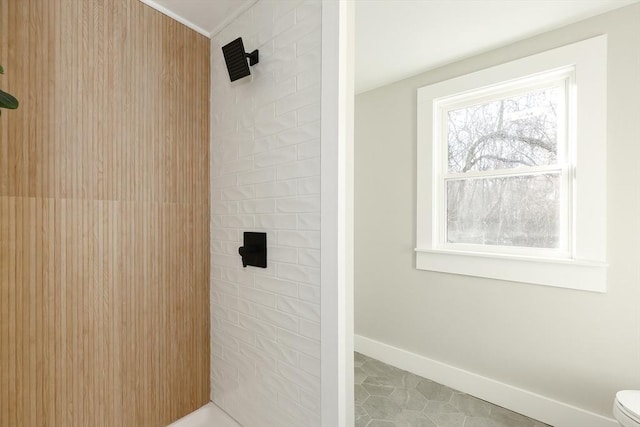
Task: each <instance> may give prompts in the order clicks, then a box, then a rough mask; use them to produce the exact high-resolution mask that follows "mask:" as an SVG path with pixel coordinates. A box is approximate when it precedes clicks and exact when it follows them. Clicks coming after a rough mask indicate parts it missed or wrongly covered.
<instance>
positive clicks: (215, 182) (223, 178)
mask: <svg viewBox="0 0 640 427" xmlns="http://www.w3.org/2000/svg"><path fill="white" fill-rule="evenodd" d="M298 129H299V128H298ZM236 182H237V176H236V175H235V174H229V175H220V176H216V177H214V178H213V179H212V180H211V188H213V189H219V188H226V187H233V186H234V185H236Z"/></svg>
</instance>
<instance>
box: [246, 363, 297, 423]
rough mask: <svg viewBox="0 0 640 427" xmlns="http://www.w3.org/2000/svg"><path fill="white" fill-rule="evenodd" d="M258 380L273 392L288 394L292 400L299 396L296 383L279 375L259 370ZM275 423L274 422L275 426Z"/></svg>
mask: <svg viewBox="0 0 640 427" xmlns="http://www.w3.org/2000/svg"><path fill="white" fill-rule="evenodd" d="M258 380H259V381H261V382H262V383H263V384H264V385H265V386H267V387H269V388H270V389H271V390H272V391H273V393H281V394H284V395H285V396H289V397H290V398H292V399H294V400H298V399H299V398H300V391H299V388H298V386H297V385H296V384H294V383H292V382H290V381H287V380H286V379H284V378H282V377H281V376H279V375H276V374H274V373H272V372H260V373H258ZM257 425H259V424H256V426H257ZM276 425H277V424H274V426H276Z"/></svg>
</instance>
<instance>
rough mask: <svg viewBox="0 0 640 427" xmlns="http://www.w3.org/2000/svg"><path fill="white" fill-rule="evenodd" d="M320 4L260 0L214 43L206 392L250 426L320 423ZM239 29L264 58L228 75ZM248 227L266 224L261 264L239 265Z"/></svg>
mask: <svg viewBox="0 0 640 427" xmlns="http://www.w3.org/2000/svg"><path fill="white" fill-rule="evenodd" d="M321 13H322V12H321V2H320V1H319V0H307V1H302V0H293V1H287V0H282V1H281V0H258V1H257V2H256V3H255V4H254V5H253V6H251V7H250V8H249V9H248V10H247V11H246V12H244V13H243V14H241V15H240V16H239V17H238V18H237V19H235V20H234V21H233V22H231V23H230V24H229V26H227V27H226V28H225V29H223V30H222V31H221V32H220V33H219V34H217V35H216V36H215V37H214V39H213V40H212V42H211V47H212V50H211V61H212V70H211V89H212V95H211V104H212V105H211V113H212V115H211V117H212V127H211V141H212V142H211V150H210V151H211V156H210V159H211V160H210V163H211V214H212V218H211V238H212V242H211V289H210V297H211V308H212V315H211V339H212V349H211V354H212V359H211V360H212V366H211V377H212V379H213V382H212V387H211V390H212V396H211V397H212V398H213V399H214V400H215V401H216V402H217V403H219V404H220V405H221V406H222V407H223V408H224V409H225V410H227V411H228V412H230V413H231V414H232V415H234V416H235V417H236V418H237V419H238V420H239V421H240V422H241V423H242V424H243V425H247V426H249V425H255V426H278V427H304V426H319V425H320V418H319V416H318V406H317V405H318V402H319V395H318V393H317V392H316V390H319V384H320V380H319V378H318V376H319V359H318V358H319V354H320V344H319V336H318V335H317V331H318V329H317V327H316V325H318V322H319V316H320V311H319V307H320V306H319V302H320V288H319V287H318V286H317V284H319V281H318V280H319V270H318V262H319V258H318V253H319V251H318V250H317V249H319V247H320V234H319V232H318V231H319V230H320V222H319V212H320V204H319V195H320V177H319V174H320V170H319V147H320V86H319V84H320V77H321V55H320V53H321V46H320V44H319V43H320V42H321V28H320V23H321ZM239 36H242V37H243V39H244V44H245V47H246V48H247V50H248V51H250V50H253V49H255V48H259V49H260V64H259V65H258V66H257V67H253V68H252V70H251V71H252V75H251V76H250V77H248V78H246V79H243V80H241V81H238V82H234V83H232V84H230V83H229V78H228V74H227V70H226V66H225V64H224V60H223V58H222V53H221V49H220V47H221V46H222V45H223V44H226V43H227V42H229V41H231V40H233V39H235V38H236V37H239ZM314 161H315V163H314ZM276 208H277V209H278V210H276ZM245 230H250V231H265V232H267V240H268V248H269V249H268V268H266V269H261V268H255V267H248V268H242V264H241V262H240V257H239V255H238V254H237V248H238V246H241V245H242V232H243V231H245ZM300 252H301V253H302V257H299V253H300ZM278 298H280V300H279V299H278ZM287 331H288V332H287ZM301 352H304V353H301ZM278 362H280V363H281V364H282V363H285V364H287V365H283V366H282V367H280V369H278ZM312 377H315V378H313V379H312Z"/></svg>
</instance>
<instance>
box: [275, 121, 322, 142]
mask: <svg viewBox="0 0 640 427" xmlns="http://www.w3.org/2000/svg"><path fill="white" fill-rule="evenodd" d="M319 138H320V122H319V121H317V122H311V123H305V124H304V125H301V126H298V127H296V128H293V129H288V130H285V131H284V132H280V133H279V134H277V135H276V137H275V138H274V140H273V141H272V142H271V143H272V144H273V145H274V148H277V147H284V146H286V145H292V144H300V143H301V142H305V141H311V140H312V139H319Z"/></svg>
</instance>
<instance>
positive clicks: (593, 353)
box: [355, 4, 640, 417]
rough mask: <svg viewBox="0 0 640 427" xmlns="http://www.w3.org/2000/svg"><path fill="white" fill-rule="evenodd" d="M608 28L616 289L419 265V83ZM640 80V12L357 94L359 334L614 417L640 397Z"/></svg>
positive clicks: (612, 283) (629, 10)
mask: <svg viewBox="0 0 640 427" xmlns="http://www.w3.org/2000/svg"><path fill="white" fill-rule="evenodd" d="M604 33H606V34H608V37H609V39H608V40H609V46H608V49H609V63H608V64H609V66H608V90H609V95H608V107H609V108H608V140H607V144H608V149H607V168H608V169H607V170H608V174H607V175H608V176H607V178H608V182H607V191H608V212H607V215H608V224H607V227H608V242H607V246H608V249H607V254H608V261H609V263H610V268H609V271H608V292H607V293H606V294H598V293H591V292H582V291H574V290H567V289H559V288H550V287H546V286H535V285H527V284H521V283H510V282H503V281H496V280H490V279H480V278H473V277H465V276H456V275H449V274H441V273H433V272H427V271H418V270H416V269H415V256H414V251H413V248H414V247H415V224H416V218H415V215H416V214H415V209H416V204H415V195H416V182H415V176H416V158H415V156H416V89H417V88H419V87H421V86H424V85H427V84H430V83H434V82H438V81H442V80H445V79H448V78H452V77H455V76H459V75H462V74H466V73H470V72H473V71H477V70H480V69H483V68H487V67H489V66H493V65H496V64H500V63H503V62H506V61H509V60H513V59H517V58H520V57H523V56H527V55H531V54H534V53H538V52H542V51H545V50H548V49H552V48H555V47H558V46H562V45H565V44H569V43H572V42H576V41H579V40H582V39H586V38H589V37H592V36H595V35H599V34H604ZM444 36H446V35H443V37H444ZM425 42H433V43H437V40H433V41H425ZM409 54H411V55H415V54H419V52H410V53H409ZM639 76H640V5H639V4H636V5H632V6H629V7H626V8H623V9H620V10H617V11H614V12H611V13H607V14H605V15H601V16H599V17H595V18H592V19H589V20H586V21H583V22H580V23H577V24H574V25H571V26H567V27H564V28H561V29H558V30H556V31H552V32H549V33H546V34H543V35H540V36H537V37H534V38H531V39H528V40H524V41H521V42H518V43H516V44H513V45H510V46H507V47H504V48H501V49H497V50H494V51H491V52H488V53H485V54H482V55H478V56H476V57H473V58H470V59H468V60H463V61H460V62H457V63H454V64H450V65H447V66H444V67H442V68H439V69H436V70H433V71H430V72H426V73H424V74H421V75H419V76H416V77H413V78H410V79H406V80H403V81H400V82H397V83H394V84H392V85H389V86H386V87H383V88H380V89H377V90H373V91H370V92H366V93H363V94H360V95H358V96H357V97H356V128H355V133H356V142H355V143H356V154H355V158H356V184H355V194H356V205H355V210H356V212H355V218H356V220H355V222H356V250H355V300H356V304H355V315H356V318H355V330H356V334H359V335H362V336H365V337H368V338H371V339H374V340H377V341H381V342H383V343H387V344H390V345H393V346H395V347H399V348H402V349H405V350H408V351H410V352H413V353H416V354H418V355H422V356H426V357H428V358H430V359H434V360H436V361H441V362H444V363H446V364H449V365H452V366H455V367H459V368H462V369H465V370H467V371H470V372H473V373H476V374H479V375H482V376H485V377H489V378H492V379H495V380H498V381H501V382H504V383H507V384H511V385H513V386H516V387H521V388H523V389H525V390H528V391H531V392H534V393H539V394H541V395H544V396H546V397H548V398H551V399H555V400H558V401H561V402H565V403H568V404H571V405H575V406H577V407H579V408H584V409H586V410H588V411H592V412H595V413H598V414H603V415H605V416H607V417H611V407H612V401H613V397H614V395H615V392H616V391H617V390H620V389H625V388H636V389H640V260H639V256H640V190H639V183H640V168H639V167H638V159H640V103H639V102H638V100H639V99H640V78H639Z"/></svg>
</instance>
